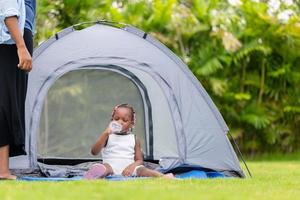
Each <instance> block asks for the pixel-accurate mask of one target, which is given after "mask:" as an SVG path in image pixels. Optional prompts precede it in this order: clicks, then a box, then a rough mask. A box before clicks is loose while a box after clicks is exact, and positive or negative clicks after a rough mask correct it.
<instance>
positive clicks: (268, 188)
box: [0, 161, 300, 200]
mask: <svg viewBox="0 0 300 200" xmlns="http://www.w3.org/2000/svg"><path fill="white" fill-rule="evenodd" d="M248 165H249V167H250V169H251V171H252V174H253V178H251V179H250V178H249V179H233V178H230V179H210V180H162V179H148V180H135V181H123V182H112V181H105V180H98V181H73V182H15V181H2V182H0V199H1V200H15V199H22V200H25V199H80V200H81V199H82V200H83V199H118V200H120V199H129V200H134V199H139V200H147V199H158V200H160V199H170V200H174V199H183V200H191V199H197V200H199V199H230V200H234V199H239V200H240V199H256V200H260V199H272V200H273V199H280V200H281V199H293V200H294V199H299V198H300V161H279V162H278V161H251V162H249V163H248Z"/></svg>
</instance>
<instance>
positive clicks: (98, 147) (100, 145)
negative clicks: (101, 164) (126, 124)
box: [91, 128, 111, 156]
mask: <svg viewBox="0 0 300 200" xmlns="http://www.w3.org/2000/svg"><path fill="white" fill-rule="evenodd" d="M110 132H111V131H110V128H106V129H105V130H104V131H103V133H102V134H101V135H100V136H99V138H98V140H97V141H96V143H95V144H94V145H93V146H92V149H91V153H92V154H93V155H94V156H95V155H98V153H99V152H100V151H101V149H102V148H103V147H104V145H105V143H106V141H107V139H108V136H109V134H110Z"/></svg>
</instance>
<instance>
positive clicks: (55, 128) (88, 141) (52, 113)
mask: <svg viewBox="0 0 300 200" xmlns="http://www.w3.org/2000/svg"><path fill="white" fill-rule="evenodd" d="M121 103H129V104H130V105H132V106H133V107H134V109H135V111H136V113H137V122H136V126H135V128H134V130H133V133H134V134H136V135H137V136H138V137H139V139H140V140H141V144H142V148H143V151H144V156H145V159H149V158H151V157H152V155H153V150H152V148H151V146H152V140H151V137H150V135H152V123H151V122H152V115H151V104H150V101H149V98H148V95H147V91H146V88H145V87H144V86H143V84H142V83H141V82H140V81H139V79H138V78H137V77H135V76H134V74H131V73H130V72H128V71H127V70H124V69H123V68H120V67H117V66H108V67H102V66H101V67H100V66H88V67H83V68H80V69H78V70H75V71H70V72H68V73H66V74H64V75H62V76H61V77H60V78H59V79H58V80H56V81H55V83H54V84H53V85H52V87H51V88H50V89H49V91H48V93H47V96H46V98H45V100H44V106H43V110H42V114H41V116H40V125H39V129H38V140H37V153H38V160H39V161H44V162H47V161H46V160H48V162H49V161H50V162H51V161H52V162H54V161H58V162H59V163H62V162H63V163H72V162H73V163H74V164H76V163H77V162H84V161H95V160H98V159H101V157H100V156H99V157H95V156H92V155H91V154H90V148H91V145H92V144H93V142H95V140H96V139H97V138H98V137H99V135H100V134H101V132H102V131H103V130H104V129H105V128H106V127H107V125H108V123H109V121H110V117H111V112H112V108H113V107H114V106H115V105H117V104H121Z"/></svg>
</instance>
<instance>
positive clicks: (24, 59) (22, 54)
mask: <svg viewBox="0 0 300 200" xmlns="http://www.w3.org/2000/svg"><path fill="white" fill-rule="evenodd" d="M4 21H5V25H6V27H7V29H8V31H9V32H10V35H11V37H12V39H13V40H14V41H15V42H16V46H17V49H18V57H19V64H18V67H19V68H20V69H22V70H24V71H27V72H29V71H30V70H31V69H32V59H31V56H30V54H29V52H28V50H27V48H26V45H25V42H24V39H23V36H22V34H21V31H20V29H19V26H18V18H17V17H16V16H12V17H7V18H5V20H4Z"/></svg>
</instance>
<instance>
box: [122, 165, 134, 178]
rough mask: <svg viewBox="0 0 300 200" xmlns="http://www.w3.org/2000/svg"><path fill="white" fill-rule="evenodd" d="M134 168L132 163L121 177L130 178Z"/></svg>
mask: <svg viewBox="0 0 300 200" xmlns="http://www.w3.org/2000/svg"><path fill="white" fill-rule="evenodd" d="M135 167H136V165H135V164H134V163H132V164H130V165H129V166H127V167H126V168H125V169H124V170H123V172H122V175H123V176H131V175H132V173H133V172H134V169H135Z"/></svg>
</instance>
